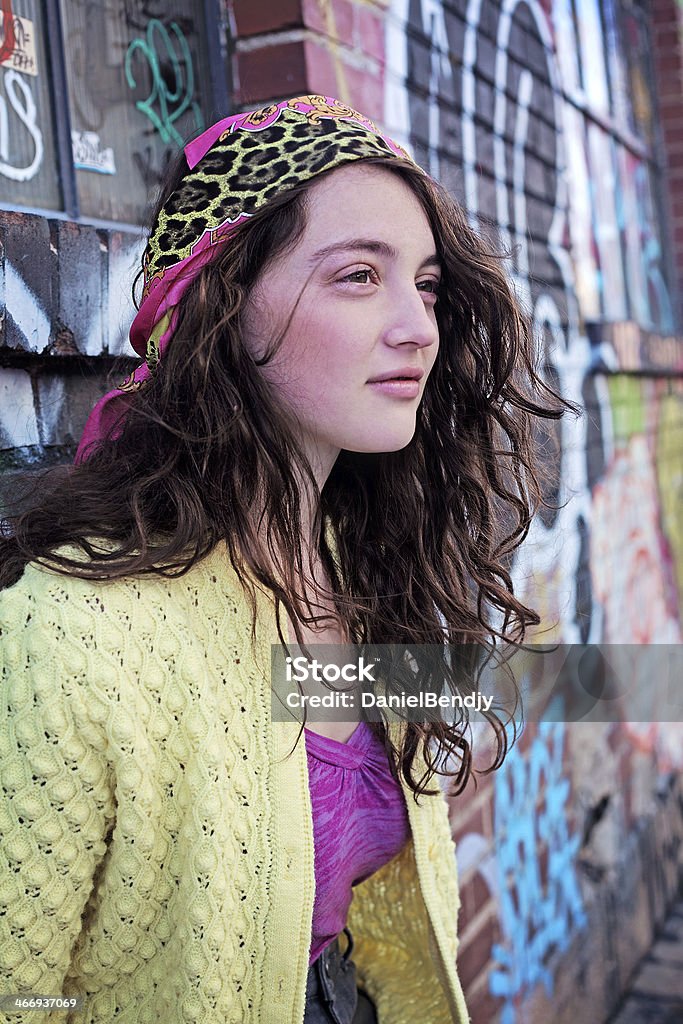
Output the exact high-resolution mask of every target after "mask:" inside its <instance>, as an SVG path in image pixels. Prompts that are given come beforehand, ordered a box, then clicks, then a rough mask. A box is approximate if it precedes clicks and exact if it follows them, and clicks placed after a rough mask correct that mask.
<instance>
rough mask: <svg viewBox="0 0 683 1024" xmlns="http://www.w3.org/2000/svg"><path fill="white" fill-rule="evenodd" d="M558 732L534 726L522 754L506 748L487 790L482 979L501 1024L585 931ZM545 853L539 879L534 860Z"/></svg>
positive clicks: (549, 983)
mask: <svg viewBox="0 0 683 1024" xmlns="http://www.w3.org/2000/svg"><path fill="white" fill-rule="evenodd" d="M564 734H565V725H564V723H563V722H542V723H541V724H540V725H539V727H538V735H537V736H536V737H535V738H534V740H533V742H532V744H531V747H530V749H529V750H528V752H526V753H523V754H520V753H519V751H518V749H517V748H513V750H512V751H511V753H510V754H509V755H508V757H507V758H506V760H505V762H504V764H503V767H502V768H500V769H499V771H498V773H497V777H496V783H495V804H494V806H495V831H496V851H497V863H498V871H499V876H500V878H499V880H500V886H499V891H500V922H501V928H502V931H503V941H502V943H501V944H500V945H494V947H493V957H494V961H495V967H494V969H493V970H492V972H491V974H490V975H489V988H490V991H491V993H492V995H494V996H499V997H502V998H504V999H505V1000H506V1002H505V1006H504V1007H503V1012H502V1015H501V1024H514V1021H515V1007H514V1000H515V998H516V997H518V996H520V995H521V994H522V993H523V992H524V991H526V990H529V989H531V988H532V987H533V986H534V985H537V984H538V983H539V982H540V983H542V984H543V985H544V986H545V988H546V991H547V993H548V995H549V996H551V995H552V990H553V975H552V972H551V969H550V966H549V960H550V958H551V956H553V954H556V953H561V952H563V951H564V950H565V949H566V948H567V946H568V945H569V943H570V941H571V938H572V935H573V934H574V933H575V932H576V931H577V930H579V929H580V928H583V927H584V926H585V924H586V915H585V913H584V910H583V901H582V899H581V893H580V891H579V887H578V883H577V879H576V874H575V870H574V864H575V857H576V853H577V850H578V848H579V844H580V838H579V836H578V835H576V836H570V835H569V832H568V828H567V818H566V813H565V805H566V803H567V799H568V797H569V780H568V779H567V778H565V777H564V775H563V768H562V758H563V753H564ZM544 849H545V850H547V854H548V860H547V865H548V866H547V872H546V874H547V877H546V878H543V877H542V875H543V872H542V870H541V855H542V852H543V850H544Z"/></svg>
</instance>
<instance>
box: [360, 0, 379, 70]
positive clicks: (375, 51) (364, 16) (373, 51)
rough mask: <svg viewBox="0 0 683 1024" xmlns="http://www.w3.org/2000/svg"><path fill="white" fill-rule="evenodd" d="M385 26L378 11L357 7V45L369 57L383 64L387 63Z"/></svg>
mask: <svg viewBox="0 0 683 1024" xmlns="http://www.w3.org/2000/svg"><path fill="white" fill-rule="evenodd" d="M384 25H385V19H384V18H383V17H381V15H379V14H378V13H377V12H376V11H372V10H370V9H369V8H367V7H356V45H357V46H359V47H360V49H361V50H362V51H363V53H365V54H367V55H368V57H372V58H373V60H377V61H379V62H380V63H381V64H384V63H385V61H386V51H385V47H384Z"/></svg>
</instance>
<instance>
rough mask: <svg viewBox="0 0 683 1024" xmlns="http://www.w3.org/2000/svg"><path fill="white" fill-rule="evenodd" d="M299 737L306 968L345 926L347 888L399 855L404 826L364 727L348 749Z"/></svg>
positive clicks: (379, 752)
mask: <svg viewBox="0 0 683 1024" xmlns="http://www.w3.org/2000/svg"><path fill="white" fill-rule="evenodd" d="M304 734H305V737H306V756H307V758H308V777H309V789H310V793H311V804H312V810H313V842H314V849H315V902H314V904H313V928H312V936H311V951H310V955H309V966H310V964H312V963H313V962H314V961H315V960H317V958H318V957H319V956H320V954H321V953H322V951H323V950H324V949H325V947H326V946H329V945H330V943H331V942H333V941H334V939H335V938H336V937H337V935H338V934H339V932H340V931H342V929H343V928H344V926H345V924H346V917H347V914H348V912H349V907H350V906H351V901H352V899H353V886H354V885H357V884H358V883H359V882H363V881H364V880H365V879H366V878H369V877H370V875H372V874H374V873H375V871H378V870H379V869H380V868H381V867H383V865H384V864H387V863H388V862H389V861H390V860H392V859H393V858H394V857H395V856H396V855H397V854H398V853H400V852H401V850H402V849H403V847H404V846H405V844H406V843H407V841H408V839H409V838H410V825H409V823H408V809H407V807H406V802H405V798H404V796H403V793H402V792H401V788H400V786H399V785H398V783H397V782H396V781H395V780H394V778H393V776H392V775H391V772H390V770H389V762H388V758H387V754H386V752H385V750H384V746H383V745H382V743H381V742H380V741H379V740H378V739H377V737H376V736H375V735H374V733H373V732H372V731H371V729H370V728H369V726H368V725H367V724H366V723H365V722H361V723H360V725H359V726H358V728H357V729H356V731H355V732H354V733H353V735H352V736H351V738H350V739H349V741H348V742H347V743H340V742H338V741H337V740H331V739H328V738H327V737H326V736H321V735H319V734H318V733H315V732H311V730H310V729H305V730H304Z"/></svg>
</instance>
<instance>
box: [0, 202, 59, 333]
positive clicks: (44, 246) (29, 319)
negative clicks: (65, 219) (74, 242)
mask: <svg viewBox="0 0 683 1024" xmlns="http://www.w3.org/2000/svg"><path fill="white" fill-rule="evenodd" d="M0 241H2V250H3V257H2V258H3V274H4V280H5V302H6V317H5V324H4V330H3V337H2V344H4V345H7V346H8V347H10V348H22V349H28V350H29V351H34V352H42V351H43V349H46V348H47V346H48V345H49V343H50V333H51V327H52V324H51V321H52V315H53V302H54V277H55V274H56V252H55V253H53V252H52V250H51V249H50V230H49V227H48V223H47V221H46V220H45V219H44V218H43V217H32V216H29V215H28V214H18V213H3V212H0Z"/></svg>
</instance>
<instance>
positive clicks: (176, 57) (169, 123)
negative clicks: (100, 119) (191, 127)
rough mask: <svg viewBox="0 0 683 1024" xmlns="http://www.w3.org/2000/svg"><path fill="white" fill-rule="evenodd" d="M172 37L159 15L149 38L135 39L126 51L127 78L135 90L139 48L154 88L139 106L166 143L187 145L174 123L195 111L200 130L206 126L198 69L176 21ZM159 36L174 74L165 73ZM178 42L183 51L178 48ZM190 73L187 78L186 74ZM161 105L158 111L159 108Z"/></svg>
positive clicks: (150, 28)
mask: <svg viewBox="0 0 683 1024" xmlns="http://www.w3.org/2000/svg"><path fill="white" fill-rule="evenodd" d="M170 27H171V31H172V32H173V33H174V35H175V41H174V40H173V38H172V37H171V34H170V33H169V31H168V29H167V28H166V26H165V25H164V24H163V23H162V22H161V21H159V20H158V19H157V18H153V19H152V21H150V23H149V25H148V26H147V34H146V39H134V40H133V41H132V42H131V44H130V46H129V47H128V50H127V52H126V61H125V71H126V81H127V82H128V85H129V87H130V88H131V89H135V88H136V86H137V81H136V79H135V76H134V75H133V70H132V67H133V59H134V55H135V54H136V53H137V52H138V51H139V52H140V53H141V54H142V56H143V57H144V58H145V59H146V61H147V63H148V65H149V69H150V71H151V74H152V91H151V92H150V94H149V96H147V98H146V99H144V100H138V101H137V102H136V104H135V106H136V107H137V108H138V110H139V111H141V113H143V114H145V116H146V117H148V118H149V120H150V121H151V122H152V124H153V125H154V127H155V128H156V130H157V131H158V132H159V135H160V136H161V139H162V141H163V142H165V143H168V142H170V141H171V140H173V141H174V142H175V143H176V144H177V145H178V146H181V145H182V144H183V138H182V136H181V135H180V134H179V133H178V132H177V131H176V129H175V127H174V124H175V122H176V121H177V120H178V119H179V118H180V117H182V115H183V114H184V113H185V111H187V110H191V111H192V113H193V115H194V119H195V125H196V127H197V128H198V129H201V128H203V127H204V123H203V119H202V115H201V112H200V110H199V107H198V105H197V103H196V102H195V101H194V100H193V98H192V97H193V95H194V70H193V67H192V54H191V53H190V48H189V46H188V44H187V39H186V38H185V35H184V33H183V31H182V29H181V28H180V27H179V26H178V25H177V24H176V22H175V21H172V22H171V26H170ZM155 35H158V36H159V37H160V41H161V45H162V46H163V47H165V50H166V57H167V59H168V61H169V62H170V73H171V74H170V76H169V75H168V71H167V68H164V70H166V71H167V75H166V76H164V74H162V65H161V63H160V61H159V56H158V54H157V49H156V39H155ZM176 42H177V45H178V47H179V51H180V53H178V51H177V50H176V45H175V44H176ZM171 76H172V77H173V79H174V85H173V87H172V88H170V87H169V84H168V78H169V77H171ZM185 76H187V77H185ZM157 104H158V111H157V109H156V107H157Z"/></svg>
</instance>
